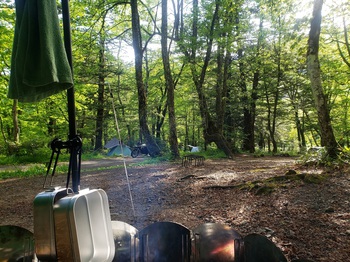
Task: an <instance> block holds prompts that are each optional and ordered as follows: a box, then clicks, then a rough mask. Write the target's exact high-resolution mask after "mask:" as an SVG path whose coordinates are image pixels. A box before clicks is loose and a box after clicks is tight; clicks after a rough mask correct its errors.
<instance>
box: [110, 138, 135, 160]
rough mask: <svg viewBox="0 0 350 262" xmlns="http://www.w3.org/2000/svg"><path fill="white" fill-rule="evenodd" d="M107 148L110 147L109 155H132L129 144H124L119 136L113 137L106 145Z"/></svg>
mask: <svg viewBox="0 0 350 262" xmlns="http://www.w3.org/2000/svg"><path fill="white" fill-rule="evenodd" d="M105 148H107V149H109V151H108V153H107V156H116V155H120V156H122V155H124V156H130V155H131V150H130V148H129V147H128V146H127V145H123V144H122V143H120V141H119V140H118V139H117V138H115V137H114V138H112V139H111V140H110V141H108V142H107V143H106V145H105Z"/></svg>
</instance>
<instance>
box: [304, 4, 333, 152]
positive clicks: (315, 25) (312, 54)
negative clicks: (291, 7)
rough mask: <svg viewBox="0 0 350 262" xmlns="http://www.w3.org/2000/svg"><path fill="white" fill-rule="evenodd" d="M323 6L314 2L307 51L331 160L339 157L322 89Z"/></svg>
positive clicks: (317, 108) (310, 74)
mask: <svg viewBox="0 0 350 262" xmlns="http://www.w3.org/2000/svg"><path fill="white" fill-rule="evenodd" d="M322 6H323V0H315V1H314V8H313V14H312V15H313V17H312V19H311V27H310V32H309V40H308V49H307V67H308V73H309V77H310V82H311V88H312V92H313V96H314V100H315V106H316V110H317V117H318V124H319V126H320V132H321V145H322V146H325V148H326V150H327V153H328V155H329V157H330V158H336V157H337V155H338V150H337V142H336V140H335V136H334V133H333V128H332V124H331V118H330V112H329V108H328V101H327V97H326V96H325V94H324V92H323V88H322V80H321V68H320V61H319V40H320V33H321V21H322Z"/></svg>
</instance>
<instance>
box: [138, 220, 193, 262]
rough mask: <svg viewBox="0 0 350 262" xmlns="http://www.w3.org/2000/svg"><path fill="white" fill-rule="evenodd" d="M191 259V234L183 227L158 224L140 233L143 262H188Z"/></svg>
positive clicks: (163, 223)
mask: <svg viewBox="0 0 350 262" xmlns="http://www.w3.org/2000/svg"><path fill="white" fill-rule="evenodd" d="M190 257H191V233H190V230H189V229H187V228H186V227H184V226H183V225H180V224H177V223H173V222H156V223H153V224H151V225H149V226H147V227H146V228H144V229H142V230H141V231H140V261H141V262H151V261H155V262H158V261H159V262H160V261H167V262H188V261H190Z"/></svg>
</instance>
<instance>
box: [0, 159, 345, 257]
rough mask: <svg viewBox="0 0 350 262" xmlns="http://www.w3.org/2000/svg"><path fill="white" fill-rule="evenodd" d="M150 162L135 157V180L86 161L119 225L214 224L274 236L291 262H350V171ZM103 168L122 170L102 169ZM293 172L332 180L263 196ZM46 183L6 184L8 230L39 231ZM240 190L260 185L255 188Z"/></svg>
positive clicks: (0, 201)
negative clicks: (37, 208) (37, 212)
mask: <svg viewBox="0 0 350 262" xmlns="http://www.w3.org/2000/svg"><path fill="white" fill-rule="evenodd" d="M142 160H143V159H142V158H137V159H127V161H126V166H127V169H126V170H127V176H126V172H125V169H124V167H123V166H122V165H121V161H120V159H119V160H113V159H112V160H111V159H108V160H96V161H94V162H93V161H90V162H84V163H83V166H82V179H81V185H82V188H87V187H88V188H90V189H92V188H102V189H104V190H105V191H106V192H107V195H108V198H109V203H110V212H111V218H112V220H120V221H124V222H126V223H129V224H131V225H133V226H135V227H136V228H137V229H139V230H141V229H142V228H144V227H145V226H147V225H149V224H150V223H153V222H155V221H173V222H178V223H180V224H183V225H184V226H186V227H188V228H189V229H194V228H195V227H197V226H199V225H201V224H203V223H208V222H215V223H222V224H226V225H229V226H231V227H232V228H234V229H235V230H237V231H238V232H240V233H241V234H242V235H243V236H245V235H247V234H251V233H258V234H261V235H265V236H267V237H268V238H269V239H270V240H272V241H273V242H274V243H275V244H276V245H277V246H278V247H279V248H281V250H282V251H283V253H284V254H285V256H286V257H287V258H288V260H289V261H290V260H292V259H296V258H308V259H310V260H313V261H337V262H339V261H349V257H350V174H349V172H348V169H347V168H341V169H338V170H335V171H329V170H327V169H324V168H315V167H308V168H306V167H304V166H301V165H299V164H298V162H297V159H296V158H292V157H260V158H254V157H252V156H247V155H238V156H236V157H235V158H234V159H232V160H229V159H221V160H205V162H204V165H201V166H193V165H192V166H190V167H183V166H182V165H181V162H178V163H162V164H156V165H145V164H142ZM113 161H115V162H113ZM137 162H139V164H137ZM114 163H115V164H114ZM118 165H119V167H118ZM102 166H105V167H106V166H114V168H111V169H106V168H104V169H103V168H102V169H97V167H102ZM288 170H295V171H296V173H297V174H302V177H305V176H308V175H312V176H316V177H317V176H322V177H323V176H327V177H326V179H325V180H323V181H321V182H320V181H314V182H312V183H310V181H306V180H293V179H287V180H283V181H279V180H276V181H275V182H274V183H273V187H272V192H271V190H270V191H267V192H265V191H259V190H257V189H259V185H261V184H262V182H261V181H266V179H267V178H271V177H275V176H283V175H285V173H286V172H287V171H288ZM292 173H293V172H292ZM127 177H128V179H127ZM65 180H66V177H65V176H64V175H58V176H55V177H54V185H57V186H62V187H64V186H65ZM127 180H129V185H130V190H131V191H129V186H128V182H127ZM254 181H255V182H256V181H260V182H259V183H254ZM42 184H43V177H34V178H26V179H7V180H0V195H1V198H0V218H1V221H0V225H10V224H11V225H17V226H22V227H25V228H27V229H29V230H30V231H33V208H32V205H33V204H32V203H33V199H34V197H35V196H36V195H37V194H38V193H39V192H42V191H43V188H42ZM237 185H253V187H250V190H249V189H247V188H245V189H242V188H241V187H239V186H237ZM254 185H255V186H254ZM270 185H271V184H270ZM270 189H271V188H270ZM130 192H131V194H130ZM259 192H262V193H261V194H259ZM130 196H131V197H130ZM131 198H132V201H131Z"/></svg>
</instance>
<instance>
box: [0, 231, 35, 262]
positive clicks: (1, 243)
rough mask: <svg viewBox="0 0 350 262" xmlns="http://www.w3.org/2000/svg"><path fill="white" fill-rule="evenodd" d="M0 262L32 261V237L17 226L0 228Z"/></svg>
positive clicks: (28, 232)
mask: <svg viewBox="0 0 350 262" xmlns="http://www.w3.org/2000/svg"><path fill="white" fill-rule="evenodd" d="M0 261H22V262H32V261H34V236H33V233H32V232H30V231H29V230H27V229H25V228H22V227H19V226H12V225H6V226H0Z"/></svg>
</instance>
